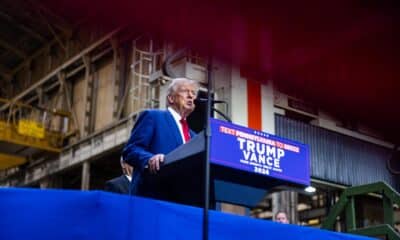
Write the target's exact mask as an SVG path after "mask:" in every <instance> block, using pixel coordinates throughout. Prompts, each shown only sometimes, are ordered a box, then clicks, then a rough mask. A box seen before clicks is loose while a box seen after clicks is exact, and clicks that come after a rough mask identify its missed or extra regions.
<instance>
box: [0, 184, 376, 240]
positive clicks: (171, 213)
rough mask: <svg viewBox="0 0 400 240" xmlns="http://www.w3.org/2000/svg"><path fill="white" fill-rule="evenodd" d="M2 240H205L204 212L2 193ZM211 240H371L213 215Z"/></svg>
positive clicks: (83, 195) (101, 197) (61, 193)
mask: <svg viewBox="0 0 400 240" xmlns="http://www.w3.org/2000/svg"><path fill="white" fill-rule="evenodd" d="M0 213H1V215H0V239H1V240H17V239H18V240H20V239H29V240H56V239H57V240H64V239H65V240H71V239H73V240H80V239H81V240H102V239H104V240H106V239H107V240H111V239H112V240H127V239H132V240H133V239H135V240H141V239H143V240H156V239H157V240H158V239H167V240H168V239H175V240H180V239H182V240H187V239H191V240H193V239H194V240H196V239H198V240H200V239H201V236H202V235H201V230H202V209H201V208H195V207H189V206H183V205H178V204H172V203H167V202H162V201H156V200H150V199H145V198H139V197H129V196H124V195H117V194H113V193H106V192H101V191H86V192H82V191H68V190H34V189H15V188H0ZM209 224H210V226H209V230H210V232H209V239H211V240H214V239H215V240H216V239H218V240H220V239H221V240H223V239H227V240H228V239H229V240H243V239H267V238H268V239H271V240H274V239H276V240H295V239H301V240H371V239H372V238H367V237H362V236H356V235H350V234H343V233H336V232H331V231H325V230H320V229H315V228H309V227H302V226H296V225H290V224H288V225H286V224H280V223H275V222H271V221H266V220H257V219H253V218H250V217H242V216H235V215H231V214H224V213H221V212H216V211H210V222H209Z"/></svg>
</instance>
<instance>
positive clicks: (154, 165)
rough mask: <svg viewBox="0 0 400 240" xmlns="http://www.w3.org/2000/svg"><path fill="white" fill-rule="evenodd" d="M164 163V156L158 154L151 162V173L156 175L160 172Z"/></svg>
mask: <svg viewBox="0 0 400 240" xmlns="http://www.w3.org/2000/svg"><path fill="white" fill-rule="evenodd" d="M163 162H164V154H156V155H154V156H153V157H151V158H150V160H149V170H150V173H152V174H156V173H157V171H159V170H160V165H161V163H163Z"/></svg>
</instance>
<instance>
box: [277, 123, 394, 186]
mask: <svg viewBox="0 0 400 240" xmlns="http://www.w3.org/2000/svg"><path fill="white" fill-rule="evenodd" d="M275 126H276V135H278V136H281V137H285V138H289V139H293V140H296V141H300V142H303V143H306V144H308V145H309V146H310V152H311V154H310V155H311V176H312V177H314V178H318V179H322V180H327V181H330V182H335V183H340V184H346V185H360V184H366V183H372V182H377V181H382V180H383V181H385V182H387V183H388V184H390V185H391V186H392V187H394V188H395V189H397V190H399V189H400V184H399V178H400V177H399V176H394V175H392V174H390V173H389V171H388V170H387V168H386V160H387V159H388V158H390V156H391V149H388V148H385V147H382V146H379V145H375V144H372V143H368V142H364V141H361V140H358V139H355V138H352V137H350V136H346V135H342V134H339V133H336V132H333V131H329V130H326V129H323V128H320V127H316V126H312V125H309V124H306V123H303V122H299V121H295V120H292V119H288V118H286V117H284V116H281V115H275Z"/></svg>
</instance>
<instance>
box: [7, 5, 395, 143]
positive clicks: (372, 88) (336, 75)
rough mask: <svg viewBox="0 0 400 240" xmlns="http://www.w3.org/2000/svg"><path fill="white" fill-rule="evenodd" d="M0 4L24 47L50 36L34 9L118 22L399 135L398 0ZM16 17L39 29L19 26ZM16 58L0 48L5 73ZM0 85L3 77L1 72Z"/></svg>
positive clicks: (14, 41)
mask: <svg viewBox="0 0 400 240" xmlns="http://www.w3.org/2000/svg"><path fill="white" fill-rule="evenodd" d="M36 2H37V5H36V4H35V3H36ZM0 4H1V7H0V34H1V35H0V40H2V41H4V42H6V43H8V44H10V45H13V46H14V47H16V48H17V49H21V50H22V51H23V52H24V54H26V55H30V54H32V52H34V49H35V48H38V47H40V45H41V44H43V42H44V41H46V40H49V39H51V38H52V35H54V33H53V32H52V30H51V28H49V27H48V25H47V24H46V23H43V17H41V16H40V14H39V15H38V14H37V13H38V10H37V9H39V13H41V15H45V17H44V18H45V19H52V20H51V21H50V22H51V26H53V25H54V26H53V31H56V33H62V32H66V29H68V27H66V26H72V25H74V24H75V23H76V22H78V21H79V20H80V19H84V18H88V19H90V21H93V22H94V23H96V24H99V25H102V26H115V25H118V24H126V25H127V26H128V27H132V28H137V29H141V30H142V31H146V32H149V33H150V34H153V35H154V36H155V37H159V38H163V39H168V40H174V41H177V42H179V43H181V44H186V45H190V46H191V47H193V48H195V49H197V50H199V51H200V52H203V53H204V54H207V53H212V54H214V55H217V56H219V57H220V58H221V59H224V60H226V61H228V62H230V63H233V64H235V63H240V65H241V70H243V71H244V72H246V75H247V76H250V78H251V79H254V80H255V81H260V82H265V81H269V80H271V79H273V80H274V83H275V84H277V85H279V86H280V87H281V88H284V89H285V90H286V91H289V92H293V93H294V94H296V95H301V96H304V98H306V99H307V100H308V101H310V102H312V103H313V104H315V105H317V106H320V107H323V108H325V109H328V110H329V111H332V112H335V113H336V114H338V115H339V116H342V117H343V118H347V119H350V120H353V121H356V122H357V121H361V122H364V123H366V124H367V125H369V126H371V127H374V128H376V129H379V131H381V132H383V133H384V135H385V137H386V138H387V139H389V140H391V141H393V142H396V143H400V134H399V133H400V127H399V126H398V125H399V123H400V108H399V107H398V105H399V103H400V101H399V96H398V92H399V90H400V73H399V69H400V61H399V57H400V50H399V47H398V44H399V42H400V33H399V26H400V16H399V14H400V8H399V5H400V3H398V1H364V0H363V1H361V0H360V1H350V0H348V1H341V0H339V1H329V2H327V1H253V0H248V1H238V0H232V1H228V0H214V1H211V0H205V1H183V0H171V1H156V0H154V1H151V0H150V1H127V0H126V1H122V0H115V1H96V2H94V1H89V0H81V1H74V0H70V1H48V0H42V1H21V0H15V1H11V0H0ZM10 5H17V6H14V7H13V8H11V7H10ZM4 6H6V7H4ZM18 6H19V7H20V8H21V9H23V10H21V11H20V10H18V8H19V7H18ZM35 9H36V10H35ZM44 9H46V10H44ZM5 15H9V16H10V17H11V18H12V19H13V20H9V18H7V17H5ZM41 19H42V20H41ZM56 23H57V24H56ZM20 24H22V25H24V26H26V27H27V28H28V29H31V30H32V31H33V32H35V33H38V34H40V36H41V37H37V36H36V37H35V36H34V35H33V34H32V33H30V34H29V33H28V32H27V31H23V30H21V29H20V27H19V25H20ZM57 26H58V27H57ZM10 29H11V30H10ZM17 29H18V30H17ZM10 31H11V32H13V34H9V33H8V32H10ZM5 36H7V37H5ZM23 39H27V40H26V41H25V40H23ZM20 44H21V45H20ZM3 45H4V44H3ZM25 45H26V46H25ZM0 47H2V46H1V45H0ZM23 57H24V56H23V54H21V53H18V51H12V49H11V48H8V49H7V50H6V51H4V48H3V49H1V48H0V66H1V67H2V68H0V72H2V75H3V77H4V76H7V75H8V74H10V73H12V69H13V68H15V67H16V66H18V64H19V63H20V61H21V59H23ZM10 71H11V72H10ZM2 84H10V83H7V82H5V81H4V78H3V80H2Z"/></svg>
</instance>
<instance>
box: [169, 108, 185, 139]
mask: <svg viewBox="0 0 400 240" xmlns="http://www.w3.org/2000/svg"><path fill="white" fill-rule="evenodd" d="M168 111H169V112H170V113H171V114H172V116H173V117H174V119H175V123H176V125H177V126H178V129H179V132H180V133H181V138H182V141H183V142H184V143H186V141H185V136H184V135H183V130H182V125H181V122H180V121H181V119H182V117H181V115H179V113H177V112H176V111H175V110H174V109H173V108H172V107H168Z"/></svg>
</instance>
